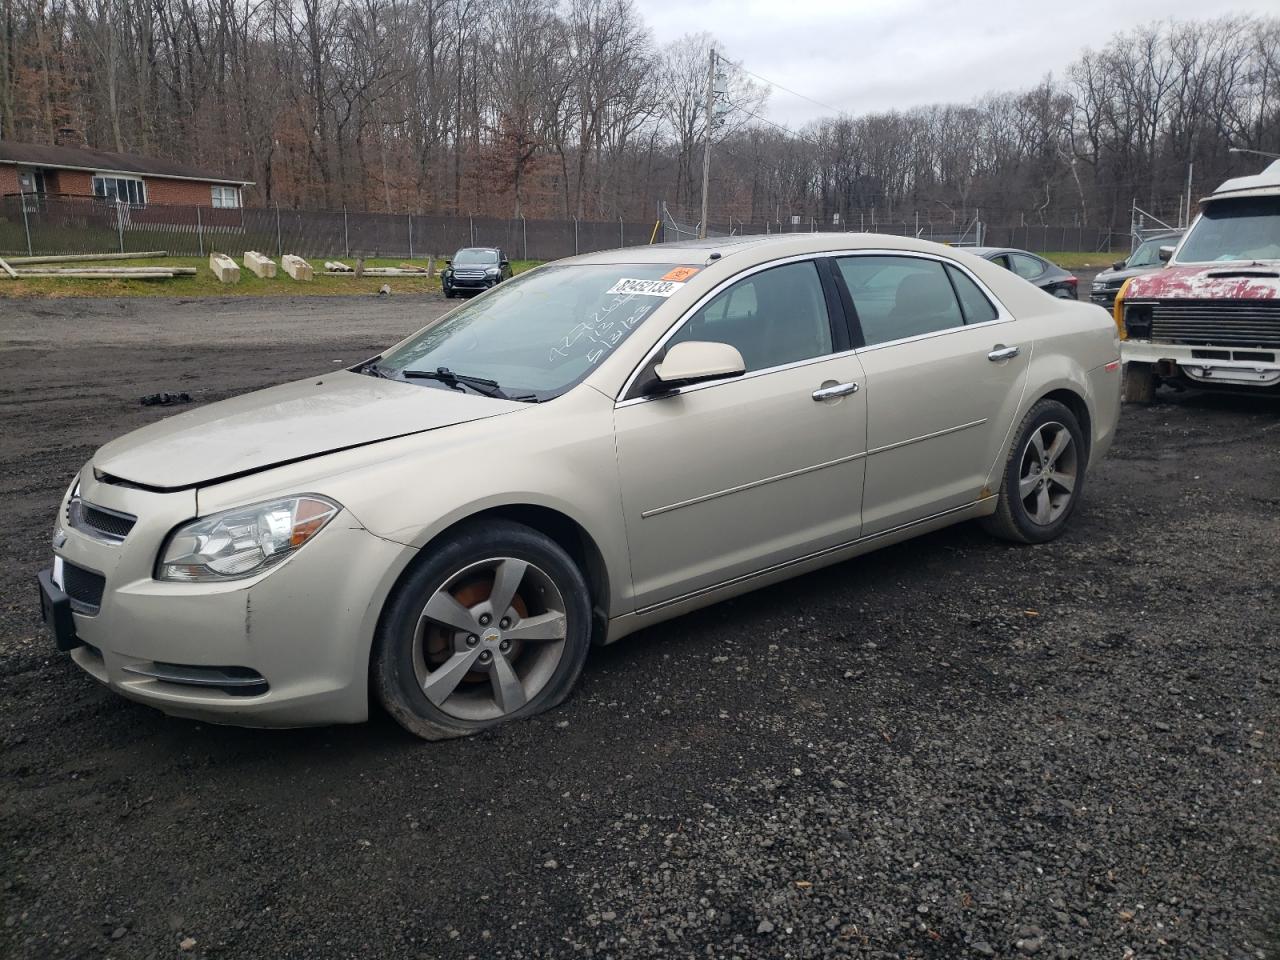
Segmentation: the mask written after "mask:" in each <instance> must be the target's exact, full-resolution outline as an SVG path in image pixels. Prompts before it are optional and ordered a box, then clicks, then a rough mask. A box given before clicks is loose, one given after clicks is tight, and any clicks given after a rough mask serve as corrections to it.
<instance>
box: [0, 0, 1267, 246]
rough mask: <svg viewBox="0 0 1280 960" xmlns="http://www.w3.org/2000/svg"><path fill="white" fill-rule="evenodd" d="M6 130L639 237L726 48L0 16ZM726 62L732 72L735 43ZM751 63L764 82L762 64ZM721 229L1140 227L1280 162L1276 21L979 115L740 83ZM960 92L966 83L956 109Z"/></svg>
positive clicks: (373, 200) (173, 11)
mask: <svg viewBox="0 0 1280 960" xmlns="http://www.w3.org/2000/svg"><path fill="white" fill-rule="evenodd" d="M0 26H2V27H3V36H2V37H0V41H2V42H0V136H3V137H5V138H9V139H15V140H22V141H32V142H45V143H51V142H53V139H54V135H55V132H56V131H57V130H58V129H59V128H61V127H73V128H76V129H78V130H80V131H82V132H83V134H84V136H85V138H86V139H87V141H88V142H89V143H90V144H91V145H93V146H96V147H99V148H101V149H107V150H117V151H123V152H132V153H142V154H153V155H157V156H161V157H166V158H174V159H183V160H187V161H189V162H192V163H198V164H200V165H202V166H205V167H211V168H215V169H218V170H224V171H228V172H230V173H234V174H237V175H242V176H245V177H248V178H250V179H253V180H254V181H256V183H257V186H256V187H255V188H254V189H253V192H252V193H251V194H249V196H248V197H247V198H246V199H247V201H248V202H250V203H257V204H280V205H281V206H297V207H304V208H336V207H338V206H340V205H344V204H345V205H347V206H350V207H352V208H354V209H367V210H388V211H396V212H400V211H406V210H411V211H423V212H436V213H452V212H457V213H474V214H488V215H497V216H519V215H526V216H552V217H560V216H563V217H571V216H576V217H579V218H583V217H585V218H617V217H626V218H628V219H644V218H646V217H651V216H653V214H654V211H655V209H656V207H657V204H658V202H659V201H661V200H666V201H668V202H669V203H670V204H671V206H672V207H673V208H677V209H690V210H691V209H693V208H695V207H696V206H697V204H698V201H699V196H700V176H701V142H702V137H703V132H704V130H703V95H704V90H705V84H706V69H707V67H706V65H707V55H708V46H709V44H711V43H712V41H713V38H712V37H711V36H710V35H706V34H698V35H688V36H685V37H683V38H681V39H680V40H677V41H675V42H673V43H671V44H667V45H658V44H656V43H655V42H654V40H653V38H652V35H651V33H650V31H649V29H648V26H647V25H646V23H645V21H644V19H643V17H642V15H641V12H640V10H639V9H638V8H637V6H636V4H635V3H634V2H632V0H151V2H148V3H133V2H129V0H0ZM723 53H724V55H725V57H726V58H728V60H730V61H731V60H732V58H733V51H732V50H725V51H723ZM741 66H745V67H747V68H750V67H752V66H753V65H751V64H744V65H741ZM726 72H727V74H728V76H727V91H726V95H725V100H726V104H725V108H726V110H727V112H726V114H725V117H724V120H723V123H722V125H720V126H718V127H717V129H716V130H715V132H714V135H713V136H714V140H715V152H714V156H715V163H714V164H713V179H712V188H711V206H712V211H713V212H712V219H713V220H716V221H719V222H724V221H726V220H728V219H729V218H734V219H736V220H748V221H754V222H757V223H758V222H760V221H762V220H765V219H769V220H773V219H782V220H783V221H784V222H785V221H786V220H787V219H788V218H789V217H790V216H792V215H800V216H802V217H804V218H806V220H807V218H809V217H815V218H818V219H819V220H821V221H823V222H830V221H831V219H832V217H833V215H835V214H840V215H842V217H843V218H844V222H847V223H848V222H853V223H855V224H856V223H857V222H858V220H859V219H861V220H862V222H866V220H867V217H868V216H869V215H870V216H876V217H878V218H879V219H881V220H889V219H906V218H908V217H909V216H912V215H914V214H915V213H917V212H918V213H919V215H920V216H921V217H925V218H931V219H933V220H934V221H935V222H936V221H937V220H938V219H954V220H956V221H957V222H959V221H963V220H966V219H968V218H969V217H971V216H972V212H973V211H974V210H975V209H979V210H981V211H982V214H983V218H984V219H986V220H988V221H989V222H1017V221H1018V220H1019V219H1021V220H1023V221H1024V222H1028V223H1055V224H1060V223H1081V224H1084V225H1089V226H1095V225H1096V226H1106V225H1117V226H1123V225H1127V223H1128V218H1129V210H1130V205H1131V203H1132V202H1134V201H1135V200H1136V201H1137V202H1138V203H1139V204H1141V205H1143V206H1144V207H1147V208H1148V209H1152V208H1154V209H1155V211H1156V212H1158V213H1161V214H1163V215H1165V216H1167V217H1173V216H1176V215H1177V205H1178V204H1179V203H1180V201H1181V198H1182V197H1183V196H1184V194H1185V191H1186V186H1187V177H1188V171H1189V169H1192V170H1193V171H1194V173H1193V176H1194V180H1193V185H1192V189H1193V192H1194V193H1195V194H1196V196H1199V195H1200V194H1202V193H1203V192H1205V191H1206V190H1207V189H1209V188H1211V187H1212V186H1213V185H1214V184H1215V183H1216V182H1218V181H1219V180H1221V179H1222V178H1223V177H1225V176H1226V175H1228V174H1234V173H1243V172H1251V171H1254V170H1256V169H1258V168H1259V167H1260V165H1261V164H1262V162H1263V161H1262V160H1260V159H1259V158H1256V157H1254V158H1248V157H1242V156H1239V155H1232V154H1229V153H1228V147H1229V146H1237V147H1246V148H1252V149H1257V150H1264V151H1273V152H1280V19H1276V18H1261V17H1245V16H1235V17H1222V18H1217V19H1210V20H1203V21H1190V22H1175V21H1169V22H1161V23H1155V24H1151V25H1149V26H1144V27H1141V28H1139V29H1136V30H1132V31H1128V32H1124V33H1118V34H1116V35H1115V36H1113V37H1112V38H1111V40H1110V41H1109V42H1108V43H1107V44H1106V45H1105V46H1103V47H1102V48H1101V49H1096V50H1092V49H1091V50H1086V51H1084V52H1082V53H1081V54H1080V56H1079V57H1078V58H1077V59H1076V60H1075V61H1074V62H1073V63H1072V64H1071V65H1070V67H1069V68H1068V69H1067V70H1066V71H1065V73H1064V74H1063V75H1061V76H1057V77H1046V78H1043V79H1042V80H1041V81H1040V82H1039V83H1036V84H1035V85H1034V86H1030V87H1028V88H1027V89H1024V90H1020V91H1011V92H997V93H991V94H988V95H987V96H984V97H982V98H981V99H979V100H977V101H975V102H972V103H967V104H946V103H940V104H939V105H936V106H929V107H916V108H911V109H905V110H895V111H888V112H876V113H859V112H857V111H856V109H855V110H852V111H851V112H850V113H848V114H844V115H840V116H834V115H833V116H831V117H828V118H825V119H822V120H819V121H815V122H812V123H810V124H808V125H806V126H804V127H803V128H801V129H799V130H789V129H786V128H783V127H780V126H778V125H777V124H775V123H771V122H768V121H767V120H765V119H763V117H766V116H768V114H767V113H766V112H765V111H764V109H763V107H764V106H765V104H766V102H767V98H768V95H769V90H768V87H767V86H766V85H765V84H763V83H762V82H760V81H759V80H757V79H754V78H753V77H751V76H750V75H748V74H747V73H746V72H744V70H742V69H741V68H740V67H735V66H733V65H732V64H729V65H728V66H726ZM939 94H940V98H941V97H942V96H944V95H945V91H939Z"/></svg>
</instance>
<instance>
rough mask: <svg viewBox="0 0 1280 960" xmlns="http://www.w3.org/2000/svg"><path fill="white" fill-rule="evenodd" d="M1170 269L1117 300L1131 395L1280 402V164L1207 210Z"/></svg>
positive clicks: (1222, 193) (1232, 185)
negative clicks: (1172, 385)
mask: <svg viewBox="0 0 1280 960" xmlns="http://www.w3.org/2000/svg"><path fill="white" fill-rule="evenodd" d="M1200 207H1201V209H1200V215H1199V216H1198V217H1197V218H1196V221H1195V223H1193V224H1192V225H1191V229H1190V230H1188V231H1187V233H1186V235H1185V236H1184V237H1183V238H1182V241H1181V242H1180V243H1178V245H1177V247H1176V248H1174V247H1167V248H1162V249H1161V251H1160V253H1161V257H1162V258H1163V259H1167V261H1168V265H1167V266H1166V267H1165V268H1164V269H1163V270H1157V271H1156V272H1155V273H1150V274H1146V275H1145V276H1139V277H1134V278H1133V279H1131V280H1129V281H1127V282H1126V283H1125V285H1124V287H1123V288H1122V289H1121V290H1120V293H1119V295H1118V296H1117V297H1116V302H1115V318H1116V325H1117V326H1118V327H1119V329H1120V336H1121V338H1122V342H1121V345H1120V356H1121V359H1123V360H1124V362H1125V396H1126V398H1127V399H1128V400H1130V401H1131V402H1136V403H1150V402H1151V401H1152V400H1153V399H1154V396H1155V390H1156V387H1157V386H1158V385H1159V383H1160V382H1161V381H1166V380H1167V381H1178V382H1182V383H1184V384H1189V385H1194V386H1196V387H1201V388H1210V389H1225V390H1243V391H1250V392H1256V391H1266V392H1271V393H1276V394H1280V160H1277V161H1275V162H1274V163H1272V164H1271V165H1270V166H1268V167H1267V169H1266V170H1264V171H1263V172H1262V173H1260V174H1256V175H1254V176H1249V177H1237V178H1235V179H1233V180H1228V181H1226V182H1225V183H1224V184H1222V186H1220V187H1219V188H1218V189H1217V190H1215V191H1214V192H1213V193H1212V194H1211V195H1210V196H1208V197H1206V198H1205V199H1204V200H1202V201H1201V202H1200Z"/></svg>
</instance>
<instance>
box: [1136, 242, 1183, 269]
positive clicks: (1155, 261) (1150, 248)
mask: <svg viewBox="0 0 1280 960" xmlns="http://www.w3.org/2000/svg"><path fill="white" fill-rule="evenodd" d="M1177 243H1178V238H1177V237H1155V238H1154V239H1151V240H1144V241H1142V243H1141V244H1139V245H1138V249H1137V250H1135V251H1133V253H1131V254H1129V259H1128V260H1127V261H1125V266H1126V267H1159V266H1163V264H1161V262H1160V248H1161V247H1172V246H1176V245H1177Z"/></svg>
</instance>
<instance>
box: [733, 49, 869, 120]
mask: <svg viewBox="0 0 1280 960" xmlns="http://www.w3.org/2000/svg"><path fill="white" fill-rule="evenodd" d="M720 59H721V60H724V61H725V62H726V63H733V61H732V60H728V59H727V58H725V57H720ZM733 65H734V66H735V67H737V68H738V69H739V70H741V71H742V72H743V73H746V74H750V75H751V76H753V77H755V78H756V79H757V80H760V81H762V82H764V83H767V84H769V86H771V87H777V88H778V89H779V90H785V91H787V93H789V94H791V95H792V96H793V97H799V98H800V99H801V100H808V101H809V102H810V103H812V104H813V105H814V106H817V107H822V108H823V109H824V110H830V111H831V112H832V113H838V114H845V113H847V112H848V111H847V110H841V109H840V108H839V107H833V106H832V105H831V104H829V103H823V102H822V101H821V100H815V99H814V98H813V97H808V96H805V95H804V94H803V93H801V92H800V91H799V90H792V89H791V88H790V87H784V86H783V85H782V84H780V83H778V82H777V81H776V80H770V79H769V78H768V77H762V76H761V75H760V74H758V73H756V72H755V71H754V70H748V69H747V68H746V67H744V66H742V64H740V63H734V64H733Z"/></svg>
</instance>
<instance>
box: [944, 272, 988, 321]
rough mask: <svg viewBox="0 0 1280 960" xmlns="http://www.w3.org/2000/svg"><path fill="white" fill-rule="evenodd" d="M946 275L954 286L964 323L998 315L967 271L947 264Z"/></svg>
mask: <svg viewBox="0 0 1280 960" xmlns="http://www.w3.org/2000/svg"><path fill="white" fill-rule="evenodd" d="M947 276H949V277H950V278H951V285H952V286H953V287H955V290H956V296H957V297H959V298H960V309H961V310H963V311H964V322H965V323H988V322H990V321H992V320H994V319H995V318H996V317H997V316H999V313H998V312H997V311H996V308H995V307H994V306H993V305H992V303H991V301H990V300H988V299H987V296H986V294H984V293H983V292H982V291H981V290H980V289H978V285H977V284H976V283H974V282H973V281H972V280H970V279H969V275H968V274H967V273H965V272H964V271H963V270H961V269H960V268H959V267H953V266H952V265H951V264H947Z"/></svg>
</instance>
